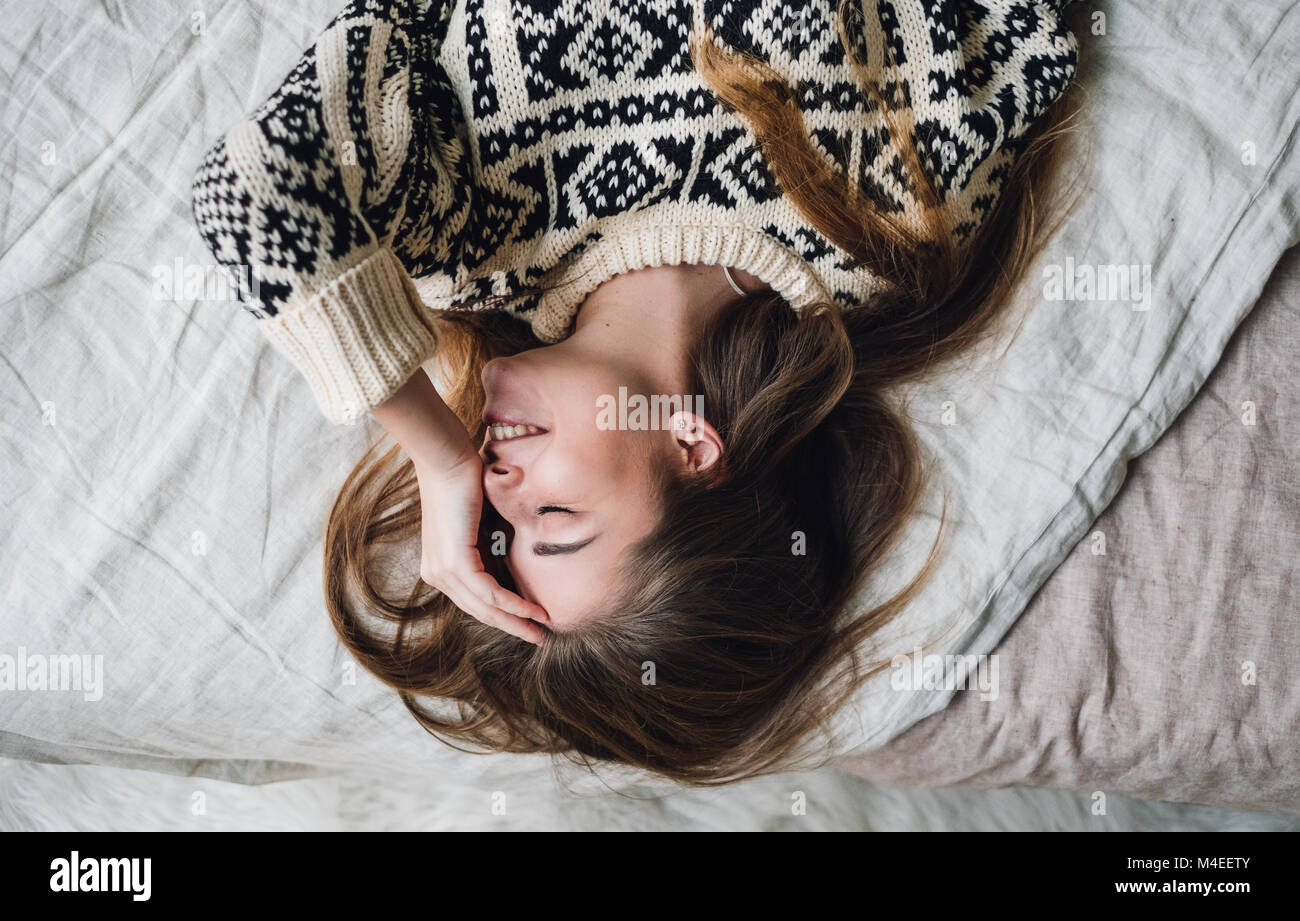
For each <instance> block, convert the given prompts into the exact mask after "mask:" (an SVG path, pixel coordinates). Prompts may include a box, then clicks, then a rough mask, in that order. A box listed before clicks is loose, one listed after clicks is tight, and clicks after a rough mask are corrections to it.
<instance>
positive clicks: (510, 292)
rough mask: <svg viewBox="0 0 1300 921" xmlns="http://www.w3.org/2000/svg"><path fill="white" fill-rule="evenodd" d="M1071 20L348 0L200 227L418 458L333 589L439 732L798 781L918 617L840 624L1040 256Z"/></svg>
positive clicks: (738, 6) (365, 654) (208, 185)
mask: <svg viewBox="0 0 1300 921" xmlns="http://www.w3.org/2000/svg"><path fill="white" fill-rule="evenodd" d="M1064 5H1065V3H1064V2H1063V0H1061V2H1038V3H1032V2H1021V0H981V2H976V0H950V2H941V3H922V2H921V0H889V2H886V0H879V2H878V3H877V2H874V0H866V2H864V3H858V2H854V3H848V4H844V5H841V4H838V3H835V2H833V0H824V2H816V3H800V4H785V3H779V2H774V0H767V2H757V0H755V2H742V0H726V2H715V0H696V2H690V0H662V2H657V3H644V4H641V3H637V4H632V3H627V4H611V5H608V6H600V7H593V6H590V5H586V4H578V3H574V2H552V3H525V2H522V0H519V2H513V3H509V2H505V0H497V2H489V0H472V2H465V3H463V5H462V4H454V3H452V2H441V0H424V2H397V0H366V2H360V0H358V2H355V3H353V4H352V5H351V6H349V7H347V8H346V9H345V10H344V11H343V12H342V13H340V14H339V16H338V17H337V18H336V19H335V20H334V21H333V23H332V24H331V25H330V27H329V28H328V29H327V30H326V31H325V32H324V33H323V34H322V36H321V37H320V38H319V39H318V40H317V42H316V44H315V45H314V46H313V47H312V48H311V49H310V50H309V51H308V52H307V53H306V54H305V55H304V57H303V58H302V60H301V62H300V63H299V65H298V66H297V67H296V68H295V70H294V71H293V72H292V73H291V74H290V75H289V77H288V78H287V79H286V80H285V81H284V83H283V84H282V85H281V87H280V88H279V89H278V90H277V91H276V93H275V94H274V95H272V97H271V98H270V99H269V100H267V102H265V103H264V104H263V105H262V106H261V107H260V108H259V109H258V110H257V111H256V112H255V113H254V114H253V115H252V116H251V117H250V118H249V119H248V120H246V121H245V122H242V123H241V124H240V125H238V126H236V127H235V128H234V129H232V130H231V131H230V132H228V133H227V134H226V135H225V137H223V138H222V139H221V141H220V142H219V143H218V144H216V145H215V146H214V147H213V148H212V149H211V150H210V151H209V153H208V155H207V156H206V158H205V159H204V161H203V164H202V166H201V167H200V169H199V172H198V175H197V176H196V179H195V186H194V194H193V201H194V211H195V217H196V220H197V222H198V225H199V228H200V231H201V232H202V233H203V235H204V237H205V239H206V240H207V242H208V243H209V245H210V246H211V247H212V249H213V252H214V253H215V254H216V256H217V258H218V259H220V260H221V261H223V262H224V263H227V264H230V265H239V266H244V267H246V270H247V271H250V273H251V275H252V277H253V279H254V280H255V282H256V286H255V287H256V297H255V299H254V301H253V302H250V303H249V304H248V306H249V308H250V310H252V311H253V312H254V314H255V315H256V316H257V317H258V318H259V323H260V324H261V328H262V329H263V331H264V332H265V333H266V334H267V335H268V336H269V337H270V339H271V341H272V342H273V343H274V344H275V345H276V347H277V348H278V349H280V350H281V351H282V352H283V353H284V354H285V355H286V356H288V357H289V358H290V359H291V360H292V361H293V362H294V363H295V365H296V366H297V367H298V369H299V370H300V371H301V372H302V373H303V375H304V376H305V377H306V378H307V380H308V382H309V383H310V385H311V387H312V390H313V393H314V394H315V397H316V399H317V402H318V404H319V406H320V408H321V410H322V411H323V413H324V414H325V415H326V417H327V418H329V419H331V420H333V421H339V422H341V421H348V420H350V419H354V418H356V416H357V415H359V414H360V413H363V412H366V411H369V412H371V413H372V414H373V416H374V417H375V418H376V419H377V420H378V421H379V422H380V423H381V424H382V425H383V427H384V428H385V429H386V430H387V432H388V433H389V435H390V436H392V439H393V440H394V441H395V442H396V443H397V444H396V445H395V446H393V447H392V448H391V449H390V450H388V451H387V452H386V453H382V454H381V453H380V452H379V451H378V448H379V446H378V445H376V446H373V447H372V449H371V451H370V452H369V453H368V454H367V455H366V457H365V458H363V459H362V461H361V462H360V464H359V465H358V467H357V468H356V470H354V471H353V473H352V475H351V476H350V477H349V478H348V480H347V482H346V483H345V484H344V486H343V488H342V491H341V493H340V495H339V497H338V499H337V501H336V503H335V506H334V509H333V512H332V514H331V517H330V521H329V526H328V531H327V534H326V537H325V594H326V599H327V604H328V606H329V610H330V614H331V617H332V619H333V622H334V624H335V626H336V628H337V629H338V631H339V634H340V636H341V637H342V639H343V641H344V643H345V644H346V645H347V646H348V648H349V649H350V650H351V652H352V653H353V654H354V655H355V656H356V657H357V658H358V660H359V661H361V662H362V663H363V664H364V665H365V666H366V667H367V668H369V669H370V670H371V671H372V672H373V673H374V674H376V675H377V676H379V677H380V678H381V679H382V680H384V681H386V682H387V683H389V684H390V685H391V686H393V687H394V688H396V689H397V690H398V691H399V692H400V693H401V695H402V699H403V700H404V702H405V703H406V705H407V706H408V707H409V708H410V709H411V711H412V712H413V713H414V714H415V715H416V717H417V719H418V720H419V721H420V722H421V724H422V725H423V726H424V727H425V728H426V729H428V730H430V731H431V732H434V733H435V734H436V735H438V736H439V737H441V738H443V739H444V740H449V741H454V742H463V743H469V744H472V745H474V746H477V747H479V748H481V749H485V750H488V751H515V752H537V751H547V752H553V753H568V754H570V755H571V756H574V757H577V758H580V759H583V760H589V759H597V760H601V759H603V760H613V761H619V762H625V763H630V764H633V765H637V766H640V767H644V768H647V769H649V770H652V771H656V772H659V773H661V774H664V775H667V776H670V777H674V778H677V779H680V780H683V781H689V782H715V781H723V780H729V779H736V778H739V777H744V776H752V775H754V774H757V773H762V772H767V771H771V770H776V769H785V768H788V767H790V766H791V758H792V757H793V756H794V754H795V752H796V746H797V744H798V743H799V742H800V741H801V739H803V738H804V737H805V736H806V735H807V734H808V732H809V730H811V729H814V728H816V727H818V726H819V725H822V724H823V723H824V721H825V719H826V717H827V716H828V715H829V714H830V713H832V712H833V711H834V709H835V708H836V707H838V706H839V705H840V704H841V703H843V701H844V700H845V699H846V698H847V697H848V695H849V694H851V693H852V691H853V689H854V688H855V687H857V685H858V684H860V682H861V681H862V680H863V679H864V678H865V677H866V676H867V675H869V674H870V673H871V672H872V671H873V668H872V667H867V666H865V665H864V663H863V662H861V661H859V659H860V657H861V647H862V646H863V645H864V641H866V640H867V639H869V638H870V637H871V635H872V634H873V633H874V632H875V631H876V630H877V629H879V627H880V626H881V625H882V624H883V623H884V622H886V621H887V620H888V619H890V618H891V617H893V616H894V615H895V614H896V613H897V612H898V611H899V610H900V609H901V608H902V607H903V606H904V604H905V603H906V601H907V599H908V597H909V595H910V593H911V592H912V591H914V589H915V588H916V587H917V584H918V583H917V582H914V583H913V585H912V586H911V587H910V588H909V589H908V590H907V591H905V592H903V593H902V594H900V595H899V596H898V597H895V598H893V599H891V600H889V601H888V602H886V603H885V604H883V605H881V606H879V607H877V608H876V609H874V610H869V611H865V612H864V611H855V610H845V608H846V605H847V603H848V602H849V600H850V598H851V597H852V595H853V593H854V591H855V589H856V588H857V587H858V586H859V585H860V583H861V581H862V579H863V578H864V577H866V576H868V575H869V574H870V573H871V571H872V570H873V567H874V565H875V564H876V562H877V561H878V560H879V559H880V557H881V555H882V553H883V552H884V551H885V550H886V549H887V548H888V547H889V545H890V543H891V541H892V540H893V539H894V538H895V537H896V536H897V535H898V533H899V531H900V529H901V527H902V525H903V524H904V522H905V521H906V519H907V516H908V513H909V511H910V510H911V508H912V505H913V502H914V499H915V497H916V495H917V492H918V489H919V474H918V458H917V452H916V448H915V445H914V442H913V440H912V436H911V434H910V432H909V430H908V428H907V427H906V425H905V424H904V422H903V421H902V419H901V418H900V416H899V415H898V413H897V411H896V410H895V409H894V408H892V407H891V405H890V403H889V399H888V388H889V387H890V386H892V385H894V384H897V383H898V382H900V381H902V380H905V379H906V378H908V377H911V376H914V375H915V374H917V373H919V372H921V371H924V370H926V369H928V368H931V367H933V366H934V364H935V363H936V362H937V361H939V360H940V359H942V358H944V357H946V356H948V355H951V354H954V353H956V352H958V351H960V350H961V349H963V348H965V347H967V346H969V345H971V344H972V343H973V342H974V341H975V340H976V338H977V337H978V336H979V335H980V334H981V333H982V332H983V331H985V330H986V329H987V328H988V327H989V321H990V320H991V319H992V318H993V317H994V316H995V315H996V314H997V312H998V310H999V308H1000V307H1001V306H1003V302H1004V301H1005V300H1006V294H1007V292H1008V289H1009V288H1010V285H1011V284H1012V282H1013V281H1014V280H1015V277H1016V274H1017V273H1018V271H1019V270H1020V269H1021V268H1022V267H1023V266H1024V265H1025V263H1026V262H1027V260H1028V258H1029V256H1030V255H1031V253H1032V251H1033V245H1034V243H1035V242H1036V241H1038V240H1040V239H1041V234H1037V233H1035V225H1034V216H1035V207H1036V205H1035V196H1036V195H1041V192H1042V190H1043V188H1044V185H1045V183H1046V181H1047V176H1048V169H1049V166H1050V162H1051V157H1050V156H1049V154H1050V153H1051V152H1052V150H1053V149H1054V145H1053V144H1052V141H1053V139H1054V138H1055V137H1056V136H1057V135H1058V134H1059V133H1060V125H1061V123H1062V112H1061V97H1062V94H1063V92H1064V90H1065V88H1066V86H1067V85H1068V83H1069V82H1070V80H1071V79H1072V77H1073V73H1074V65H1075V54H1076V45H1075V40H1074V37H1073V35H1072V34H1071V32H1070V31H1069V30H1068V29H1067V28H1066V26H1065V25H1064V23H1063V22H1062V21H1061V17H1060V13H1061V8H1062V7H1063V6H1064ZM426 304H428V305H437V306H438V307H439V308H440V309H432V307H430V306H426ZM426 363H429V364H430V367H431V368H435V369H436V368H440V369H441V371H442V372H443V373H445V374H446V376H447V379H448V381H449V385H448V387H447V390H448V393H447V397H446V400H445V401H444V399H443V397H442V396H441V395H440V394H439V393H438V392H437V391H436V390H435V388H434V386H433V384H432V382H431V380H430V378H429V376H428V374H427V373H426V372H425V370H423V368H424V366H425V364H426ZM435 363H436V364H435ZM628 395H630V397H629V396H628ZM620 401H622V402H621V403H620ZM623 403H627V404H630V403H637V405H639V406H642V407H644V406H645V405H654V406H658V407H659V408H660V410H661V411H660V412H659V413H658V418H657V421H658V422H660V423H661V424H650V423H651V421H652V420H651V418H650V414H641V413H638V412H636V411H633V412H630V413H629V412H626V411H624V410H625V409H626V406H624V407H623V410H618V411H613V409H612V407H613V406H614V404H618V405H622V404H623ZM665 406H666V407H667V408H666V409H664V407H665ZM611 413H612V414H611ZM611 420H618V421H617V422H616V423H615V424H614V425H613V426H612V427H611V425H610V422H611ZM629 420H634V422H629ZM402 453H405V454H406V459H405V460H403V459H402V457H401V454H402ZM485 499H486V502H485V501H484V500H485ZM416 541H419V546H420V560H421V566H420V575H421V580H420V581H418V582H416V584H415V586H414V588H413V590H412V591H411V592H410V593H409V595H408V597H406V598H404V599H403V598H396V597H392V596H391V595H390V594H389V593H388V592H386V591H385V589H384V588H383V586H382V585H381V580H382V576H383V574H384V572H385V571H386V570H387V569H389V568H391V567H386V566H385V561H384V559H383V557H382V555H381V554H380V553H379V551H380V549H382V548H383V547H384V546H385V545H394V546H397V547H402V546H408V545H412V544H414V543H415V542H416ZM919 579H920V576H919V575H918V580H919ZM430 586H431V587H432V588H434V589H435V590H436V592H435V593H434V594H432V596H431V597H430V595H429V592H428V588H429V587H430ZM366 615H373V616H375V617H378V618H380V619H382V620H386V621H389V622H390V624H391V626H389V627H385V626H384V625H382V624H376V623H374V622H373V620H371V619H368V617H367V616H366ZM875 667H876V668H878V667H879V665H877V666H875ZM439 698H444V699H447V700H454V701H456V704H455V706H454V707H451V708H447V707H442V708H440V707H439V706H438V703H437V699H439Z"/></svg>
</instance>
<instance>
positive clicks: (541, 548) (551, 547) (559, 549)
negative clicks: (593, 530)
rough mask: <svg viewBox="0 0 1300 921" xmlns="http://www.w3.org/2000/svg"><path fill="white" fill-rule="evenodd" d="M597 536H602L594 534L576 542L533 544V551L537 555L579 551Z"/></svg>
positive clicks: (556, 554)
mask: <svg viewBox="0 0 1300 921" xmlns="http://www.w3.org/2000/svg"><path fill="white" fill-rule="evenodd" d="M597 537H600V535H599V534H593V535H592V536H591V537H588V538H587V539H586V540H583V541H579V542H577V543H576V544H533V553H534V554H535V555H536V556H558V555H560V554H561V553H577V552H578V551H579V550H581V549H582V548H583V547H585V546H587V544H589V543H591V542H592V541H593V540H595V539H596V538H597Z"/></svg>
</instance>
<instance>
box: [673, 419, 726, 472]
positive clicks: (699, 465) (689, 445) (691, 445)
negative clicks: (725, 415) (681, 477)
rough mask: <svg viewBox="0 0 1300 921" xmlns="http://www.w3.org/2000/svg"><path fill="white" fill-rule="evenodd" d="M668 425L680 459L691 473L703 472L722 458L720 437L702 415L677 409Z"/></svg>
mask: <svg viewBox="0 0 1300 921" xmlns="http://www.w3.org/2000/svg"><path fill="white" fill-rule="evenodd" d="M669 425H670V426H671V432H672V437H673V440H674V441H675V442H676V443H677V449H678V451H680V452H681V457H682V461H683V463H685V464H686V466H687V468H688V469H690V470H691V471H692V472H693V473H703V472H704V471H706V470H708V469H710V468H711V467H713V466H714V465H715V464H716V463H718V461H720V460H721V459H722V450H723V448H722V439H721V438H720V437H719V436H718V433H717V431H716V430H715V429H714V428H713V426H711V425H709V423H708V422H706V421H705V420H704V418H703V417H702V416H697V415H695V414H694V413H688V412H685V411H678V412H675V413H673V415H672V417H671V418H670V419H669Z"/></svg>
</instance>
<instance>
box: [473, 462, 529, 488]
mask: <svg viewBox="0 0 1300 921" xmlns="http://www.w3.org/2000/svg"><path fill="white" fill-rule="evenodd" d="M523 479H524V472H523V470H521V469H520V468H519V467H516V466H515V465H514V464H507V463H505V462H504V461H502V460H499V459H496V458H493V457H491V456H490V455H489V456H487V457H485V458H484V463H483V485H484V487H485V488H488V489H513V488H515V487H516V486H518V485H519V484H520V483H521V482H523Z"/></svg>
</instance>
